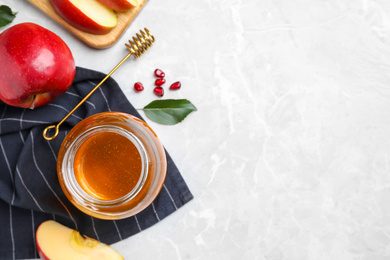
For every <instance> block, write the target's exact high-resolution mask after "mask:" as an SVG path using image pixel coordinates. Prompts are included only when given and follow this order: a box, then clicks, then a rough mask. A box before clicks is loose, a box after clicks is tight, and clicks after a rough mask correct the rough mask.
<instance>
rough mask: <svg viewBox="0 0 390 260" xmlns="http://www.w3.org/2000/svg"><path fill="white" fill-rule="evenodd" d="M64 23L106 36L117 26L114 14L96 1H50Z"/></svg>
mask: <svg viewBox="0 0 390 260" xmlns="http://www.w3.org/2000/svg"><path fill="white" fill-rule="evenodd" d="M50 1H51V4H52V5H53V7H54V9H55V10H56V12H57V13H58V15H60V16H61V17H62V18H63V19H64V20H65V21H67V22H68V23H69V24H71V25H73V26H74V27H76V28H77V29H79V30H82V31H84V32H87V33H91V34H99V35H101V34H107V33H109V32H110V31H111V30H112V29H113V28H114V27H115V26H116V25H117V24H118V17H117V15H116V14H115V12H114V11H113V10H111V9H109V8H107V7H106V6H104V5H103V4H101V3H99V2H98V1H97V0H50Z"/></svg>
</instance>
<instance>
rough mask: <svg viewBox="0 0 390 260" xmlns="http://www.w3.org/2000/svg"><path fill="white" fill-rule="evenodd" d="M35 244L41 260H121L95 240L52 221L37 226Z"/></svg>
mask: <svg viewBox="0 0 390 260" xmlns="http://www.w3.org/2000/svg"><path fill="white" fill-rule="evenodd" d="M35 238H36V244H37V251H38V254H39V256H40V257H41V258H42V259H43V260H73V259H75V260H76V259H77V260H95V259H99V260H104V259H110V260H111V259H112V260H123V259H124V258H123V257H122V256H121V255H120V254H119V253H118V252H116V251H115V250H114V249H112V248H111V247H110V246H108V245H106V244H103V243H101V242H99V241H97V240H95V239H92V238H89V237H83V236H81V235H80V233H79V232H77V231H76V230H73V229H70V228H68V227H66V226H64V225H61V224H60V223H58V222H56V221H54V220H48V221H45V222H43V223H42V224H41V225H39V227H38V229H37V232H36V236H35Z"/></svg>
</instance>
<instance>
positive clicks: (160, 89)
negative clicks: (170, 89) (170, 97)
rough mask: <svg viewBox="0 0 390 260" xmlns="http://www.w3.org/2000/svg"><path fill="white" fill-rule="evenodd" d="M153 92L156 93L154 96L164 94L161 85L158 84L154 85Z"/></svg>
mask: <svg viewBox="0 0 390 260" xmlns="http://www.w3.org/2000/svg"><path fill="white" fill-rule="evenodd" d="M153 92H154V94H156V96H158V97H162V96H164V89H163V88H162V87H160V86H157V87H155V88H154V90H153Z"/></svg>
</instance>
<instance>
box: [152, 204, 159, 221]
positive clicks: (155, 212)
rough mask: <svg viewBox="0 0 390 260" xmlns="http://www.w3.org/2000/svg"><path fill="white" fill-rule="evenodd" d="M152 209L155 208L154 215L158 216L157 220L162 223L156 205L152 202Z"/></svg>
mask: <svg viewBox="0 0 390 260" xmlns="http://www.w3.org/2000/svg"><path fill="white" fill-rule="evenodd" d="M152 207H153V211H154V214H156V218H157V220H158V221H160V217H159V216H158V214H157V211H156V208H155V207H154V203H153V202H152Z"/></svg>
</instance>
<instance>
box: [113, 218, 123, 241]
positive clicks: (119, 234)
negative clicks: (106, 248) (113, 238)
mask: <svg viewBox="0 0 390 260" xmlns="http://www.w3.org/2000/svg"><path fill="white" fill-rule="evenodd" d="M113 222H114V225H115V228H116V232H118V236H119V239H120V240H122V235H121V233H120V232H119V228H118V225H117V224H116V221H115V220H114V221H113Z"/></svg>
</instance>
